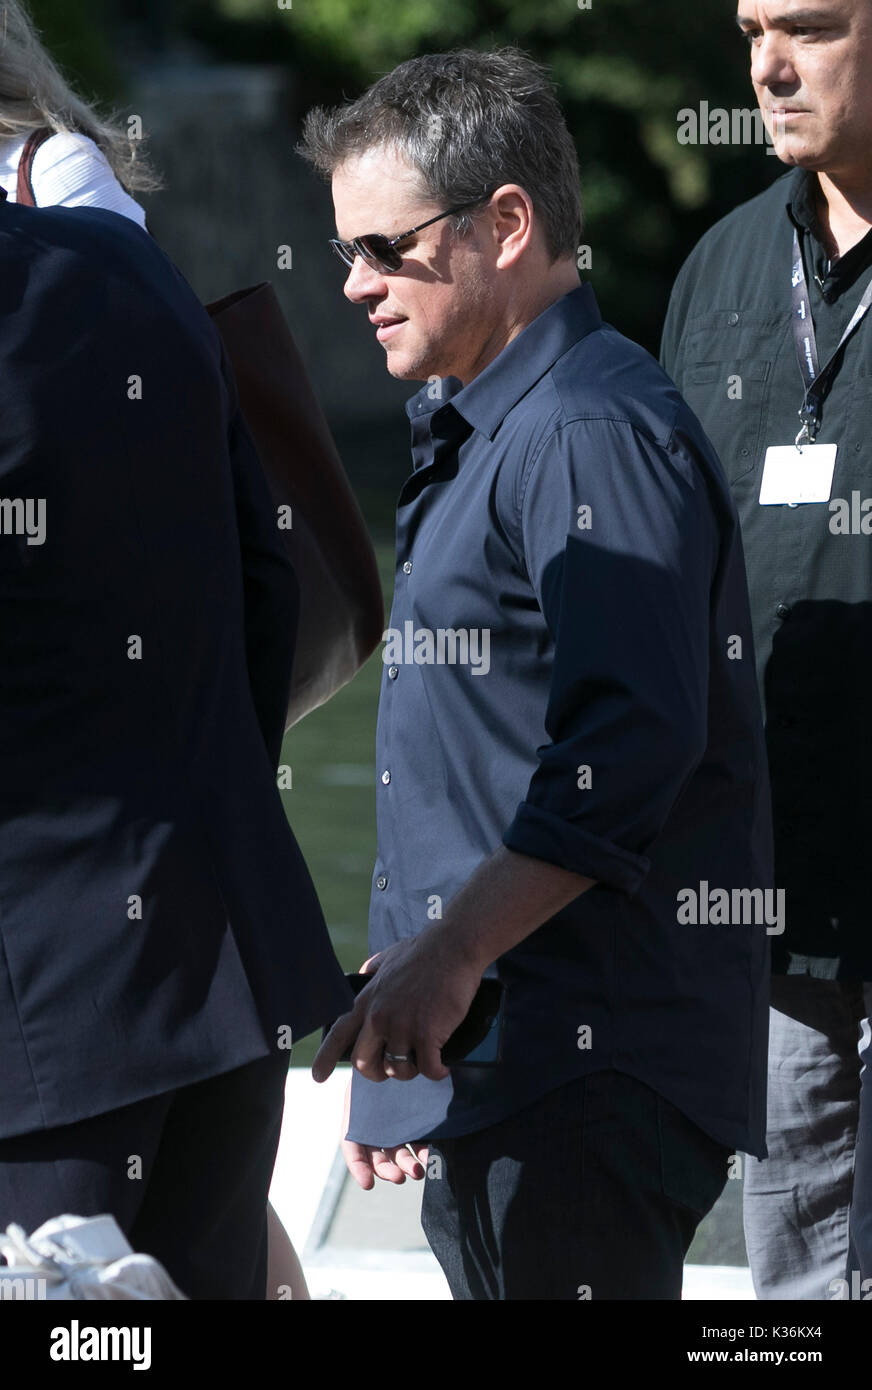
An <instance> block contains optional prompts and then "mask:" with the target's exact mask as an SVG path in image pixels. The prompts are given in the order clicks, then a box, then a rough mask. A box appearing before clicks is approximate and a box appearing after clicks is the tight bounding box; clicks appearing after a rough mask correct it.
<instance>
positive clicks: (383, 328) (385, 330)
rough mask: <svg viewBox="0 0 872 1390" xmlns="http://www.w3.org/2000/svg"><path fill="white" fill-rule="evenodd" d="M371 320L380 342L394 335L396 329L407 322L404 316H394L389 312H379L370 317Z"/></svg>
mask: <svg viewBox="0 0 872 1390" xmlns="http://www.w3.org/2000/svg"><path fill="white" fill-rule="evenodd" d="M369 321H370V323H371V324H372V325H373V327H374V328H375V330H376V333H375V336H376V337H377V338H378V340H379V342H380V343H383V342H384V341H385V340H386V339H387V338H390V337H392V336H393V334H394V333H395V332H396V330H397V329H398V328H401V327H402V325H403V324H404V323H405V322H406V320H405V319H403V318H392V317H391V316H389V315H388V314H377V315H376V316H375V317H370V320H369Z"/></svg>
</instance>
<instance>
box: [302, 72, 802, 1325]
mask: <svg viewBox="0 0 872 1390" xmlns="http://www.w3.org/2000/svg"><path fill="white" fill-rule="evenodd" d="M301 149H302V151H303V153H304V154H305V155H306V156H307V158H308V159H309V160H310V161H311V162H312V163H313V164H314V165H315V167H316V168H318V169H319V170H320V171H321V172H322V173H323V174H324V175H326V176H328V177H330V178H331V179H332V187H333V197H334V204H335V211H336V225H337V233H338V235H337V238H336V240H335V241H334V242H333V243H332V244H333V246H334V248H335V250H336V251H337V253H338V254H339V256H340V257H341V258H342V260H343V261H344V262H345V264H346V266H347V267H348V276H347V279H346V283H345V294H346V296H347V297H348V298H349V299H350V300H351V301H352V303H355V304H359V305H360V306H361V307H364V308H365V309H366V311H367V314H368V316H369V320H370V322H371V323H372V325H373V327H374V329H375V333H376V338H377V340H378V341H379V343H381V345H382V347H383V349H384V352H385V356H386V364H387V368H388V371H389V372H390V373H391V374H392V375H393V376H395V377H398V378H400V379H402V380H409V381H420V382H423V383H425V384H424V385H423V386H422V387H421V389H420V390H419V391H418V393H417V394H416V395H414V396H413V397H412V398H411V400H410V401H409V402H408V405H407V412H408V415H409V420H410V425H411V443H412V463H413V471H412V473H411V475H410V477H409V478H408V479H407V481H406V482H405V484H404V486H403V488H402V490H401V493H400V497H399V503H398V510H397V567H396V588H395V595H394V604H393V611H392V615H391V619H390V628H389V629H388V631H387V633H386V634H385V638H386V644H385V651H384V662H385V669H384V675H383V683H382V693H381V701H380V707H379V724H378V734H377V754H376V755H377V777H378V836H379V843H378V859H377V862H376V865H375V871H374V875H373V888H372V906H371V913H370V944H371V948H372V950H373V952H374V960H373V961H371V962H370V965H371V966H374V967H375V972H374V975H373V980H372V983H370V984H369V985H368V986H367V987H366V988H365V989H364V990H363V991H362V993H361V994H360V995H359V996H358V999H357V1002H356V1004H355V1006H354V1008H353V1010H352V1011H351V1012H350V1013H348V1014H346V1015H344V1016H343V1017H342V1018H341V1019H340V1020H339V1021H338V1023H337V1024H336V1025H335V1026H334V1027H333V1029H332V1030H331V1032H330V1034H329V1035H328V1037H327V1039H326V1041H325V1043H324V1044H323V1046H322V1049H321V1052H320V1053H319V1056H318V1057H317V1058H316V1062H315V1067H314V1074H315V1076H316V1078H317V1079H319V1080H323V1079H324V1078H325V1077H326V1076H327V1075H329V1073H330V1072H331V1071H332V1069H333V1067H334V1066H335V1064H336V1062H337V1061H338V1060H339V1059H340V1057H341V1056H342V1054H343V1052H344V1051H345V1050H346V1048H351V1049H352V1063H353V1084H352V1096H351V1108H350V1119H349V1124H348V1134H347V1138H346V1140H345V1143H344V1151H345V1156H346V1161H347V1163H348V1167H349V1169H350V1171H351V1173H352V1174H353V1175H354V1177H355V1178H356V1179H357V1181H358V1182H359V1183H360V1184H361V1186H363V1187H364V1188H369V1187H372V1186H373V1184H374V1179H375V1178H376V1177H379V1178H382V1179H385V1180H387V1181H389V1182H403V1181H404V1180H405V1178H406V1176H410V1177H412V1178H423V1177H424V1175H425V1172H426V1177H427V1180H426V1183H425V1189H424V1204H423V1224H424V1229H425V1232H426V1234H427V1237H428V1240H429V1241H430V1244H431V1245H432V1247H433V1249H434V1251H435V1253H436V1255H437V1257H438V1259H439V1261H440V1263H441V1265H442V1267H443V1269H444V1270H445V1273H446V1276H447V1278H448V1281H449V1284H450V1287H451V1290H452V1293H453V1295H454V1296H455V1297H456V1298H461V1299H528V1298H533V1299H561V1300H563V1299H571V1300H576V1299H588V1298H594V1299H602V1298H619V1299H646V1298H652V1299H662V1298H670V1299H675V1298H678V1297H679V1296H680V1291H681V1282H682V1262H683V1258H684V1255H685V1253H686V1251H687V1248H688V1245H689V1243H690V1240H691V1238H692V1236H693V1233H694V1230H695V1228H696V1226H697V1224H698V1222H699V1220H700V1219H701V1217H702V1216H703V1215H704V1214H705V1213H706V1212H707V1211H708V1210H709V1208H710V1207H711V1205H712V1204H713V1202H714V1201H715V1199H716V1197H717V1196H718V1194H719V1192H720V1191H721V1189H722V1187H723V1184H724V1182H725V1179H726V1177H727V1165H728V1158H729V1155H730V1153H731V1151H732V1150H734V1149H736V1148H742V1149H746V1150H749V1151H750V1152H753V1153H755V1154H760V1155H762V1154H764V1153H765V1148H764V1142H763V1115H764V1106H765V1095H764V1090H765V1051H766V1024H767V988H768V950H767V948H768V941H767V932H768V931H770V930H777V925H774V926H773V925H772V923H774V922H775V917H774V916H772V917H771V918H770V919H767V918H766V916H765V914H764V912H763V904H764V901H767V900H768V899H766V894H765V890H766V889H767V888H768V886H769V884H770V883H771V877H770V875H771V864H770V862H769V853H768V823H769V805H768V789H767V782H766V775H765V755H764V751H763V737H762V729H761V723H760V714H759V709H758V703H757V697H756V689H755V684H754V663H753V653H752V649H751V637H750V620H749V614H748V599H747V592H746V587H745V578H744V568H743V563H742V554H741V546H740V541H739V536H738V528H737V522H736V516H735V512H734V510H733V507H732V504H731V502H730V498H729V492H728V489H727V487H726V484H725V481H724V478H723V476H722V474H721V471H720V468H719V465H718V463H717V460H716V458H715V456H714V454H713V452H712V450H711V448H710V446H709V444H708V442H707V441H706V439H705V436H704V435H703V434H702V432H701V430H700V427H699V425H698V424H697V422H696V420H695V418H694V417H693V415H692V414H691V413H690V411H689V410H688V409H687V407H686V406H685V404H684V402H683V401H682V399H681V397H680V396H679V395H678V393H677V392H676V390H675V389H674V387H673V386H672V385H671V383H670V382H669V381H668V379H667V378H666V376H665V375H664V374H663V372H662V371H661V370H660V368H659V367H658V366H657V364H656V363H655V362H654V361H653V359H652V358H651V357H650V356H649V355H648V354H647V353H645V352H644V351H643V350H642V349H641V348H638V347H636V346H635V345H634V344H632V343H630V342H629V341H627V339H625V338H623V337H621V335H620V334H618V333H617V332H616V331H615V330H614V329H613V328H611V327H609V326H608V325H607V324H604V323H603V321H602V319H601V318H600V314H599V311H598V309H597V305H596V301H595V298H594V295H593V292H592V290H591V288H590V286H589V285H586V284H583V285H582V284H579V278H578V272H577V263H576V253H577V246H578V241H579V236H580V212H581V210H580V195H579V176H578V164H577V159H576V154H575V150H574V148H573V145H572V141H571V139H570V137H569V133H568V131H567V129H566V125H565V123H564V121H563V118H562V115H561V113H560V110H559V107H558V105H557V103H556V100H555V98H554V95H553V91H552V89H551V86H550V83H549V82H548V80H547V77H546V75H545V74H544V72H543V71H542V70H541V69H539V68H538V67H536V65H534V64H533V63H532V62H531V61H530V60H529V59H527V58H526V57H525V56H524V55H523V54H521V53H519V52H518V51H517V50H503V51H500V52H496V53H490V54H485V53H472V52H458V53H453V54H447V55H434V56H429V57H424V58H419V59H415V60H412V61H411V62H408V63H404V64H402V65H401V66H400V67H399V68H397V69H396V70H395V71H394V72H393V73H390V74H389V75H387V76H386V77H384V78H382V79H381V80H380V81H379V82H377V83H376V84H375V86H374V87H372V88H371V89H370V90H369V91H368V92H366V93H365V94H364V95H363V96H362V97H361V98H359V99H358V100H357V101H356V102H353V103H350V104H348V105H346V106H344V107H340V108H338V109H337V110H335V111H324V110H320V109H319V110H316V111H313V112H311V113H310V114H309V116H308V118H307V122H306V126H305V130H304V140H303V144H302V146H301ZM485 651H486V652H487V660H486V661H485V660H484V659H483V656H484V653H485ZM710 889H711V890H713V892H714V898H713V897H712V895H711V893H710V891H709V890H710ZM714 902H716V906H715V907H714V908H713V903H714ZM767 921H768V923H769V924H768V925H767ZM485 974H488V975H491V976H496V977H497V978H498V980H499V981H500V982H501V984H502V986H503V1010H502V1048H501V1051H497V1053H496V1054H495V1057H496V1060H495V1061H494V1055H492V1056H491V1063H492V1064H490V1065H482V1064H480V1061H478V1062H463V1063H460V1064H455V1065H452V1066H451V1067H448V1066H446V1065H445V1064H444V1062H443V1059H442V1055H441V1051H442V1047H443V1045H444V1044H445V1043H446V1042H447V1040H448V1039H449V1037H450V1036H451V1034H452V1033H453V1032H454V1030H455V1029H456V1028H457V1026H458V1025H459V1024H460V1022H461V1020H463V1018H464V1017H465V1015H466V1014H467V1011H468V1009H469V1007H470V1004H471V1002H472V1000H473V998H474V996H475V994H476V991H477V989H478V987H479V985H480V982H481V979H482V976H483V975H485Z"/></svg>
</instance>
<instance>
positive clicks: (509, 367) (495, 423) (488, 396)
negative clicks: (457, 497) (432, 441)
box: [406, 284, 602, 439]
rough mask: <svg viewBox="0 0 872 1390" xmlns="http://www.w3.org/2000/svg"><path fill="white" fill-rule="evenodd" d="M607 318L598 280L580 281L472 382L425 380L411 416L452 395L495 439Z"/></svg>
mask: <svg viewBox="0 0 872 1390" xmlns="http://www.w3.org/2000/svg"><path fill="white" fill-rule="evenodd" d="M601 324H602V318H601V316H600V311H599V308H598V307H597V302H596V297H595V295H594V292H593V288H592V286H591V285H589V284H583V285H579V287H578V289H575V290H570V291H569V293H568V294H565V295H563V296H562V297H561V298H560V299H558V300H556V301H555V302H554V303H553V304H550V305H549V306H548V308H547V309H545V310H544V311H543V312H542V313H541V314H539V316H538V317H537V318H535V319H533V321H532V323H528V324H527V327H526V328H525V329H523V331H522V332H521V333H519V334H518V336H517V338H513V339H512V341H511V342H510V343H509V344H508V345H507V346H506V347H504V348H503V350H502V352H501V353H499V354H498V356H497V357H495V358H494V360H493V361H492V362H490V363H489V364H488V366H487V367H485V369H484V371H483V372H480V373H479V375H478V376H477V377H474V378H473V380H472V381H471V382H469V384H468V385H467V386H462V385H461V384H460V382H459V381H458V380H457V378H456V377H446V378H444V380H443V381H442V382H441V383H440V387H441V389H440V391H439V392H438V393H437V392H436V391H435V390H434V388H433V385H432V383H429V384H426V385H424V386H422V387H421V389H420V391H418V392H417V394H416V395H414V396H412V398H411V400H409V401H407V402H406V411H407V414H408V416H409V419H410V420H413V421H414V420H415V419H420V418H421V417H422V416H423V415H425V414H427V413H430V414H433V413H435V411H436V410H438V409H439V407H440V406H442V405H444V404H446V402H447V401H449V400H450V403H451V405H452V406H453V408H454V410H456V411H457V412H458V414H459V415H462V416H463V418H464V420H466V421H467V422H468V423H469V424H470V425H472V427H473V429H476V430H478V431H479V433H481V434H484V435H486V436H487V438H488V439H493V437H494V435H495V434H496V432H497V430H498V429H499V427H500V425H501V424H502V422H503V420H504V419H505V417H506V416H507V415H508V413H509V411H510V410H511V409H512V407H513V406H515V405H517V403H518V401H519V400H520V399H521V397H522V396H525V395H526V394H527V392H528V391H529V390H530V389H531V387H533V386H535V384H536V382H537V381H539V380H540V378H541V377H543V376H544V375H545V373H546V372H547V371H549V370H550V369H551V367H553V366H554V363H555V362H556V361H557V360H558V358H560V357H562V356H563V354H564V353H565V352H568V351H569V349H570V348H571V347H573V346H574V345H575V344H576V343H577V342H579V341H580V340H581V339H582V338H585V337H586V336H587V335H588V333H593V332H594V331H595V329H597V328H599V327H600V325H601Z"/></svg>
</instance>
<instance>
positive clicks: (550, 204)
mask: <svg viewBox="0 0 872 1390" xmlns="http://www.w3.org/2000/svg"><path fill="white" fill-rule="evenodd" d="M380 147H393V148H394V149H395V150H396V151H397V153H398V154H400V155H401V156H402V157H403V158H404V159H405V160H406V161H407V163H409V164H410V165H411V166H412V168H413V169H416V170H417V172H418V174H419V175H420V177H421V183H422V188H423V191H424V192H425V194H426V195H428V196H429V197H432V199H433V201H434V202H437V203H440V204H443V205H444V206H445V207H455V206H458V205H459V204H461V203H473V202H476V201H479V200H480V201H482V202H483V201H484V200H485V198H486V197H487V195H488V194H489V193H490V192H491V191H492V190H493V189H495V188H498V187H499V186H500V184H503V183H517V184H520V186H521V187H522V188H523V189H524V190H525V191H526V192H527V193H528V194H529V196H530V198H531V199H532V202H533V207H534V209H535V211H536V213H537V215H538V216H539V217H540V218H541V219H542V225H543V228H544V233H545V243H546V246H547V249H548V254H549V255H550V257H551V260H552V262H554V261H557V260H560V259H561V258H563V257H565V256H575V254H576V249H577V246H578V242H579V239H580V235H581V189H580V178H579V170H578V156H577V154H576V151H575V146H574V144H573V142H572V138H571V136H570V134H569V131H568V129H567V126H566V121H565V120H564V117H563V113H562V111H561V110H560V107H559V105H558V103H557V98H556V96H555V92H554V87H553V84H552V82H551V80H550V78H549V76H548V73H547V70H546V69H545V68H543V67H541V66H540V65H539V64H538V63H534V62H533V60H532V58H530V57H529V56H528V55H527V54H526V53H523V52H522V51H521V50H520V49H518V48H500V49H496V50H495V51H493V52H490V53H478V52H475V51H474V50H471V49H458V50H456V51H455V52H453V53H430V54H426V55H425V56H424V57H421V58H411V59H409V61H408V62H405V63H400V65H399V67H396V68H394V70H393V72H389V73H387V74H386V76H384V77H381V78H379V80H378V81H377V82H375V83H374V84H373V86H371V87H370V88H369V89H368V90H367V91H366V92H364V93H363V95H362V96H360V97H358V98H357V100H356V101H351V102H346V103H345V104H344V105H343V106H337V107H334V108H332V109H328V108H326V107H323V106H316V107H314V108H313V109H312V110H311V111H310V112H309V113H308V114H307V116H306V118H305V121H304V123H303V138H302V140H301V141H300V144H299V145H298V146H297V149H298V151H299V153H300V154H301V155H302V156H303V158H304V159H307V160H308V161H309V163H310V164H312V165H314V167H315V168H316V169H317V170H318V172H319V173H321V174H322V175H324V176H325V177H326V178H328V179H329V178H330V177H331V176H332V175H333V173H334V172H335V171H336V169H338V168H339V167H340V165H342V164H344V163H345V162H346V160H348V159H352V158H354V157H356V156H358V155H362V154H364V153H365V152H366V151H367V150H371V149H375V148H380ZM453 221H454V226H455V230H456V231H457V233H458V234H459V235H463V233H464V232H466V231H467V230H468V229H469V227H470V225H471V219H470V217H469V216H468V215H466V214H463V213H461V214H458V215H457V216H456V217H455V218H454V219H453Z"/></svg>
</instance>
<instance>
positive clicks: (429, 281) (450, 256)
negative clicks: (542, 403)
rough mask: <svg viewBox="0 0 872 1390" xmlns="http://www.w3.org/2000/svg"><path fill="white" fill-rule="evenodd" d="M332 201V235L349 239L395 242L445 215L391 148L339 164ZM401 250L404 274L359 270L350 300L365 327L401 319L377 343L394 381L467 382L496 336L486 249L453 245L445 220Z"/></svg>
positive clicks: (457, 240) (476, 243)
mask: <svg viewBox="0 0 872 1390" xmlns="http://www.w3.org/2000/svg"><path fill="white" fill-rule="evenodd" d="M333 200H334V206H335V209H336V226H337V231H338V234H339V236H341V237H343V238H345V239H346V240H348V239H351V238H352V237H354V236H360V235H364V234H366V233H368V232H374V231H378V232H381V233H382V234H384V235H388V236H396V235H399V233H401V232H403V231H405V230H406V229H407V228H409V227H411V226H415V225H416V224H418V223H420V222H423V221H426V220H427V219H428V218H429V217H432V216H434V215H435V214H436V213H438V212H441V211H443V209H442V208H441V207H437V206H435V205H434V204H433V203H432V200H428V199H427V197H426V195H425V194H424V193H423V192H422V190H421V185H420V179H419V176H418V174H417V171H416V170H414V169H413V168H412V167H411V166H410V165H409V164H408V163H406V161H405V160H403V159H402V158H401V157H400V156H399V154H398V153H397V152H396V151H394V150H390V149H379V150H369V151H367V152H366V153H365V154H363V155H361V156H357V157H355V158H353V159H349V160H348V161H346V162H345V163H344V164H342V165H341V166H340V167H339V168H338V169H337V170H336V171H335V172H334V175H333ZM399 249H400V250H401V252H402V254H403V265H402V267H401V268H400V270H398V271H396V272H394V273H392V274H389V275H388V274H383V273H380V272H378V271H376V270H374V269H372V268H370V267H368V266H365V265H363V266H362V265H361V264H360V262H359V261H356V262H355V266H354V267H353V268H352V270H351V271H350V272H349V275H348V278H347V280H346V287H345V294H346V297H347V298H349V299H350V300H351V301H352V303H355V304H359V305H362V306H364V307H365V308H366V310H367V313H368V314H369V316H370V318H371V319H373V318H376V317H380V316H384V317H397V318H401V319H403V320H404V322H403V323H402V324H401V325H400V326H399V328H397V329H396V331H395V332H393V333H391V334H390V335H389V336H387V337H386V338H385V341H384V342H383V343H382V344H381V346H382V348H383V350H384V353H385V365H386V367H387V370H388V372H389V373H390V375H391V376H393V377H396V378H397V379H398V380H401V381H428V380H430V379H431V378H433V377H446V376H455V377H458V378H459V379H460V380H461V381H463V382H466V381H468V380H470V379H471V377H472V376H473V375H475V374H476V371H477V370H479V368H478V366H477V363H479V362H480V361H482V359H483V358H484V357H486V356H487V354H488V344H489V343H490V342H491V340H492V339H493V337H494V335H495V334H496V333H497V332H498V328H497V323H498V319H499V310H498V305H497V303H496V286H495V284H494V281H493V279H492V277H491V276H489V275H488V273H487V262H486V246H485V245H482V243H481V242H480V240H479V238H478V236H477V234H476V229H475V228H473V229H472V231H471V232H469V233H468V234H467V235H465V236H462V237H458V236H457V235H456V233H455V232H454V230H453V229H452V228H451V226H450V225H449V224H448V221H447V219H446V221H443V222H437V223H435V224H434V225H433V226H432V227H428V228H426V229H425V230H424V231H423V232H420V233H418V234H417V235H416V237H414V238H413V239H411V240H410V241H409V242H406V243H404V244H403V245H402V246H401V247H400V248H399ZM373 331H374V332H375V330H373Z"/></svg>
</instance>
